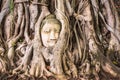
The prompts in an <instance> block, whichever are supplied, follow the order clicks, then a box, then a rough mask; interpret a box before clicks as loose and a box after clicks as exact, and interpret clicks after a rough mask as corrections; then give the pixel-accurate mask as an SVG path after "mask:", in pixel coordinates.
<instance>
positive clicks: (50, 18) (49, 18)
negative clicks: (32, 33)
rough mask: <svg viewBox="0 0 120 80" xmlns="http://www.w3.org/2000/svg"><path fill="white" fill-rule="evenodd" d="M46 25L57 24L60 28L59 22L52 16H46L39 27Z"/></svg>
mask: <svg viewBox="0 0 120 80" xmlns="http://www.w3.org/2000/svg"><path fill="white" fill-rule="evenodd" d="M46 23H48V24H50V23H54V24H59V25H60V26H61V22H60V21H59V20H58V19H57V18H56V16H55V15H53V14H49V15H48V16H46V17H45V18H44V19H43V21H42V23H41V26H40V27H41V28H42V27H43V26H44V25H45V24H46Z"/></svg>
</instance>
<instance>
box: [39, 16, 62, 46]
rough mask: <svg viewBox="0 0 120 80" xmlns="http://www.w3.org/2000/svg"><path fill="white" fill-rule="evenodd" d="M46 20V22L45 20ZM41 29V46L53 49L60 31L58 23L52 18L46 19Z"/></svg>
mask: <svg viewBox="0 0 120 80" xmlns="http://www.w3.org/2000/svg"><path fill="white" fill-rule="evenodd" d="M47 19H48V20H47ZM47 19H46V21H44V22H43V25H42V28H41V39H42V43H43V46H45V47H54V45H55V44H56V42H57V40H58V38H59V34H60V31H61V25H60V22H59V21H58V20H57V19H55V17H54V16H52V17H50V18H47Z"/></svg>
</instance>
